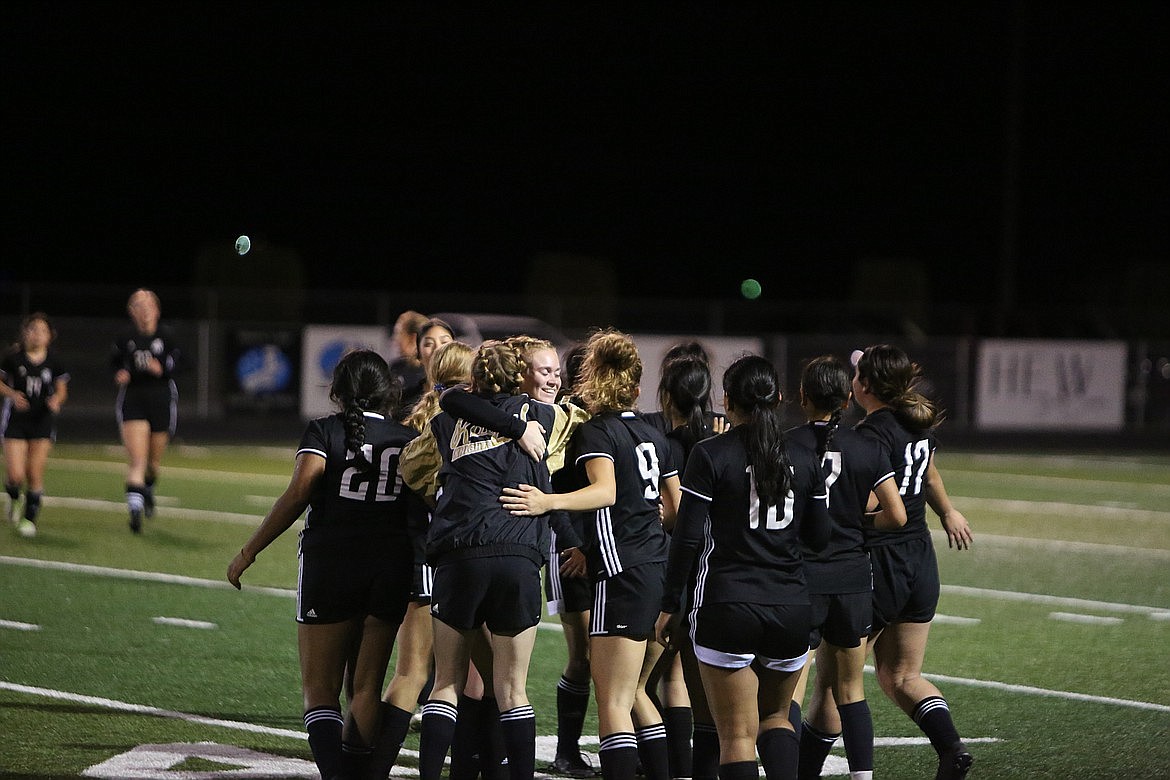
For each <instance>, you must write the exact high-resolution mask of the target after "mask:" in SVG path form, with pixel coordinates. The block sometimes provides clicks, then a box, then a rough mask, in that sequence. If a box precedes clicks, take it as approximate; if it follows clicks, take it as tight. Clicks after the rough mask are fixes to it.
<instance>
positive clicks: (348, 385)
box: [329, 349, 402, 465]
mask: <svg viewBox="0 0 1170 780" xmlns="http://www.w3.org/2000/svg"><path fill="white" fill-rule="evenodd" d="M329 398H330V399H331V400H333V402H334V403H336V404H337V405H338V406H339V407H340V408H341V413H342V420H343V422H344V423H345V446H346V448H347V449H348V450H349V451H350V452H352V453H353V454H354V457H355V458H356V459H357V461H358V462H359V463H363V464H366V465H368V460H367V458H366V456H365V453H363V452H362V446H363V445H364V444H365V443H366V416H365V413H366V412H374V413H376V414H382V415H388V414H390V413H391V412H392V411H393V409H394V408H395V407H397V406H398V404H399V402H400V401H401V399H402V382H401V380H399V379H398V378H397V377H395V376H393V375H392V374H391V373H390V367H389V366H388V365H387V364H386V361H385V359H383V358H382V356H381V355H379V354H378V353H377V352H374V351H373V350H369V349H355V350H353V351H351V352H347V353H346V354H345V355H344V356H343V357H342V358H341V360H339V361H338V362H337V365H336V366H335V367H334V369H333V383H332V384H331V385H330V388H329Z"/></svg>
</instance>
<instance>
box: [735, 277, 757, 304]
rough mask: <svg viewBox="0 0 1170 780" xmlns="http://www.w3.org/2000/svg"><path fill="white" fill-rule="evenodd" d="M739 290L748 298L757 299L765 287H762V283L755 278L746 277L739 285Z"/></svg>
mask: <svg viewBox="0 0 1170 780" xmlns="http://www.w3.org/2000/svg"><path fill="white" fill-rule="evenodd" d="M739 292H740V294H741V295H743V297H745V298H747V299H748V300H755V299H756V298H759V297H760V293H761V292H763V288H761V287H760V283H759V282H757V281H756V280H755V279H744V280H743V282H742V283H740V285H739Z"/></svg>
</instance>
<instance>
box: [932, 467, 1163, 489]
mask: <svg viewBox="0 0 1170 780" xmlns="http://www.w3.org/2000/svg"><path fill="white" fill-rule="evenodd" d="M1130 465H1134V466H1135V468H1136V464H1130ZM939 470H940V471H942V473H943V475H944V476H946V475H950V474H956V475H962V478H963V479H969V480H983V481H989V480H992V481H995V482H996V483H999V484H1018V485H1028V486H1030V487H1034V486H1036V485H1045V486H1047V487H1056V488H1060V487H1076V488H1079V489H1080V490H1084V489H1086V488H1095V489H1100V490H1103V491H1108V492H1112V493H1117V492H1122V493H1141V494H1142V495H1154V496H1170V469H1168V468H1166V467H1165V466H1161V467H1154V468H1151V469H1147V470H1152V471H1154V472H1155V473H1158V472H1161V473H1163V474H1165V475H1166V476H1165V479H1163V480H1162V481H1161V482H1131V481H1128V480H1125V481H1123V480H1117V479H1082V478H1080V477H1054V476H1050V475H1046V474H1028V473H1026V472H1024V471H1022V470H1021V471H1010V472H1009V471H971V470H969V469H952V468H948V467H947V466H946V464H945V463H944V464H943V465H942V466H940V467H939Z"/></svg>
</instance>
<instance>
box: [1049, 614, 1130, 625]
mask: <svg viewBox="0 0 1170 780" xmlns="http://www.w3.org/2000/svg"><path fill="white" fill-rule="evenodd" d="M1048 617H1049V619H1051V620H1060V621H1063V622H1065V623H1084V624H1086V625H1091V626H1116V625H1120V624H1121V623H1124V622H1125V621H1124V620H1123V619H1122V618H1119V617H1107V616H1105V615H1082V614H1079V613H1075V612H1049V613H1048Z"/></svg>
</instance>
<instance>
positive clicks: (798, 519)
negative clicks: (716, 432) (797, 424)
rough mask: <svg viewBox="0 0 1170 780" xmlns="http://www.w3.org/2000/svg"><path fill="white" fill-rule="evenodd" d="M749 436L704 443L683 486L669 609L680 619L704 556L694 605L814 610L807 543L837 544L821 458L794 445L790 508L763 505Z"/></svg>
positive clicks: (666, 601)
mask: <svg viewBox="0 0 1170 780" xmlns="http://www.w3.org/2000/svg"><path fill="white" fill-rule="evenodd" d="M745 435H746V429H745V428H743V427H736V428H732V429H731V431H729V432H727V433H724V434H722V435H720V436H715V437H713V438H710V439H706V440H704V441H702V442H699V444H697V445H696V446H695V448H694V450H692V452H691V457H690V460H689V461H688V462H687V468H686V471H685V472H684V473H683V479H682V492H683V495H682V503H681V505H680V507H679V516H678V522H677V523H676V525H675V527H674V534H673V538H672V540H671V551H670V564H669V566H668V569H667V582H666V595H665V597H664V598H663V605H662V609H663V611H665V612H677V611H678V609H679V605H680V603H681V600H682V594H683V590H684V589H685V587H686V581H687V575H688V573H689V572H690V569H691V565H692V564H693V563H694V559H695V554H696V552H697V553H698V556H699V561H698V567H699V569H698V577H697V578H696V581H695V586H694V592H693V594H692V599H691V601H690V604H691V606H692V607H693V608H698V607H699V606H702V605H703V604H710V603H727V602H745V603H753V604H807V603H808V587H807V585H806V584H805V577H804V567H803V560H802V553H801V549H802V540H803V541H804V542H805V543H806V544H808V545H809V546H810V547H812V548H813V549H817V548H820V547H823V546H824V544H825V541H826V540H827V539H828V536H829V518H828V514H827V512H826V510H825V497H826V492H825V482H824V478H823V477H822V476H821V468H820V464H819V463H818V462H817V457H816V453H815V452H813V451H811V450H809V449H808V448H806V447H803V446H801V445H799V444H793V443H791V442H789V443H788V444H787V445H786V449H787V452H788V457H789V461H790V463H791V465H792V484H791V486H790V489H789V492H788V495H787V496H785V498H784V501H783V503H782V504H779V505H775V504H774V505H767V504H764V503H763V502H761V501H760V497H759V495H758V493H757V492H756V485H755V481H754V479H753V478H752V473H751V469H750V467H749V465H748V461H747V448H746V446H745V442H744V436H745Z"/></svg>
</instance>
